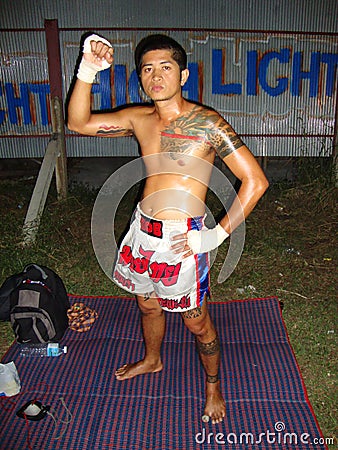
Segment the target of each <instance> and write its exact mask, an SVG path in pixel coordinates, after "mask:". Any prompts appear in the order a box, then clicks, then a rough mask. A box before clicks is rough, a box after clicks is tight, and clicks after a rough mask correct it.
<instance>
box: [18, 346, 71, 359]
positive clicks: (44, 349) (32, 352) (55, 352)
mask: <svg viewBox="0 0 338 450" xmlns="http://www.w3.org/2000/svg"><path fill="white" fill-rule="evenodd" d="M65 353H67V347H66V346H64V347H60V346H59V344H58V343H54V342H52V343H49V344H30V345H29V344H28V345H22V346H21V348H20V356H24V357H26V358H43V357H45V356H60V355H62V354H65Z"/></svg>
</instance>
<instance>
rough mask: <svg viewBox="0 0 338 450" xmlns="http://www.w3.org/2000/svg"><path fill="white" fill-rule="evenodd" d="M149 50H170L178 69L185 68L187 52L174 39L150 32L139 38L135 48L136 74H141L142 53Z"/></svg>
mask: <svg viewBox="0 0 338 450" xmlns="http://www.w3.org/2000/svg"><path fill="white" fill-rule="evenodd" d="M151 50H171V53H172V57H173V59H174V61H176V62H177V64H178V66H179V68H180V71H181V72H182V70H184V69H186V68H187V54H186V52H185V50H184V48H183V47H182V46H181V45H180V44H179V43H178V42H177V41H175V39H173V38H171V37H169V36H166V35H165V34H151V35H149V36H146V37H145V38H143V39H141V41H140V42H139V43H138V45H137V47H136V49H135V65H136V72H137V75H138V76H140V74H141V67H142V58H143V55H144V54H145V53H147V52H150V51H151Z"/></svg>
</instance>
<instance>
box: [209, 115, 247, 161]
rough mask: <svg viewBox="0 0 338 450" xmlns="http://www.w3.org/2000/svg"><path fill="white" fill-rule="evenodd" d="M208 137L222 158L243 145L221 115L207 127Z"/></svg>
mask: <svg viewBox="0 0 338 450" xmlns="http://www.w3.org/2000/svg"><path fill="white" fill-rule="evenodd" d="M208 139H209V142H210V144H211V145H212V146H213V147H214V149H215V150H216V152H217V153H218V155H219V156H220V157H221V158H222V159H223V158H225V157H226V156H228V155H230V153H232V152H234V151H235V150H237V149H238V148H240V147H242V146H243V145H244V144H243V142H242V140H241V138H240V137H239V136H238V135H237V134H236V133H235V131H234V130H233V128H232V127H231V126H230V125H229V124H228V123H227V122H226V121H225V120H224V119H222V118H221V117H220V118H219V119H218V120H217V121H216V122H215V123H213V124H212V126H211V127H210V128H209V133H208Z"/></svg>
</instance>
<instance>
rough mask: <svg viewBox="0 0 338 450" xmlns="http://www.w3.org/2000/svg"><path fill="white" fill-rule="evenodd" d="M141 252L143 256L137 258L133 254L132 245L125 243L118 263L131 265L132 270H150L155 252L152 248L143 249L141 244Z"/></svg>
mask: <svg viewBox="0 0 338 450" xmlns="http://www.w3.org/2000/svg"><path fill="white" fill-rule="evenodd" d="M139 253H140V254H141V255H142V258H139V257H138V258H135V257H134V256H133V254H132V251H131V247H130V246H129V245H124V246H123V248H122V249H121V252H120V257H119V261H118V264H122V265H123V266H129V269H130V270H131V271H132V272H136V273H140V274H142V273H145V272H146V271H147V270H148V267H149V260H150V258H151V257H152V255H153V254H154V252H153V251H151V250H143V248H142V247H141V246H140V248H139Z"/></svg>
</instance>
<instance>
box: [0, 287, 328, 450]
mask: <svg viewBox="0 0 338 450" xmlns="http://www.w3.org/2000/svg"><path fill="white" fill-rule="evenodd" d="M70 300H71V303H74V302H83V303H85V304H86V305H87V306H89V307H90V308H92V309H94V310H95V311H97V313H98V318H97V319H96V321H95V323H94V324H93V325H92V327H91V329H90V331H88V332H84V333H78V332H76V331H72V330H70V329H69V330H67V332H66V334H65V336H64V338H63V340H62V344H63V345H67V346H68V353H67V354H65V355H61V356H59V357H57V358H55V357H54V358H53V357H49V358H39V359H36V358H24V357H21V356H20V354H19V345H18V344H14V345H13V346H12V347H11V349H10V350H9V351H8V353H7V354H6V355H5V357H4V359H3V361H2V362H9V361H14V362H15V364H16V367H17V369H18V372H19V376H20V379H21V392H20V393H19V394H18V395H16V396H14V397H9V398H5V397H2V398H1V399H0V404H1V411H0V421H1V430H0V433H1V435H0V448H1V449H6V450H15V449H20V450H22V449H25V448H34V449H40V450H43V449H71V450H77V449H78V450H87V449H88V450H94V449H95V450H96V449H98V450H101V449H102V450H103V449H118V450H122V449H126V450H134V449H135V450H140V449H142V450H143V449H148V450H157V449H158V450H189V449H221V448H226V449H256V448H257V449H269V450H270V449H283V450H284V449H297V450H299V449H310V448H311V449H322V448H323V449H324V448H327V447H326V446H325V445H323V444H322V445H320V444H316V442H319V441H320V438H321V437H322V434H321V432H320V429H319V427H318V424H317V422H316V419H315V417H314V414H313V411H312V408H311V405H310V403H309V401H308V398H307V395H306V391H305V387H304V385H303V382H302V378H301V375H300V373H299V369H298V366H297V362H296V360H295V357H294V354H293V352H292V349H291V347H290V344H289V340H288V336H287V333H286V329H285V326H284V323H283V319H282V317H281V313H280V307H279V302H278V300H277V299H276V298H266V299H253V300H245V301H234V302H227V303H221V304H220V303H210V307H209V310H210V314H211V316H212V317H213V319H214V322H215V324H216V327H217V329H218V332H219V336H220V340H221V345H222V362H221V383H222V387H223V393H224V397H225V399H226V403H227V417H226V418H225V421H224V422H223V423H221V424H217V425H212V424H211V422H209V423H207V424H205V423H203V422H202V421H201V416H202V414H203V405H204V375H203V371H202V367H201V364H200V362H199V358H198V355H197V352H196V350H195V344H194V337H193V336H192V335H191V334H190V332H189V331H188V330H187V329H186V328H185V327H184V325H183V324H182V321H181V318H180V315H179V314H173V313H172V314H170V313H169V314H166V317H167V330H166V336H165V340H164V345H163V363H164V370H163V371H162V372H160V373H156V374H150V375H142V376H139V377H136V378H134V379H131V380H128V381H123V382H119V381H116V380H115V377H114V372H115V370H116V368H118V367H120V366H121V365H123V364H124V363H125V362H133V361H135V360H137V359H139V358H141V357H142V356H143V339H142V334H141V328H140V318H139V312H138V308H137V305H136V302H135V301H134V300H132V299H117V298H110V297H108V298H107V297H104V298H99V297H98V298H96V297H95V298H94V297H75V296H71V297H70ZM32 399H37V400H39V401H41V402H42V403H43V404H47V405H50V406H51V407H52V409H53V410H54V413H55V414H53V415H54V418H55V420H53V418H52V417H50V416H48V415H47V416H46V417H45V418H44V419H42V420H41V421H38V422H33V421H29V422H28V421H27V422H26V421H25V420H24V419H21V418H18V417H17V416H16V411H17V410H18V409H19V408H20V407H21V406H22V405H24V404H25V403H26V402H27V401H29V400H32ZM67 410H69V413H71V415H72V416H71V417H70V415H69V414H68V413H67ZM64 422H69V423H68V424H67V423H64Z"/></svg>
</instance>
